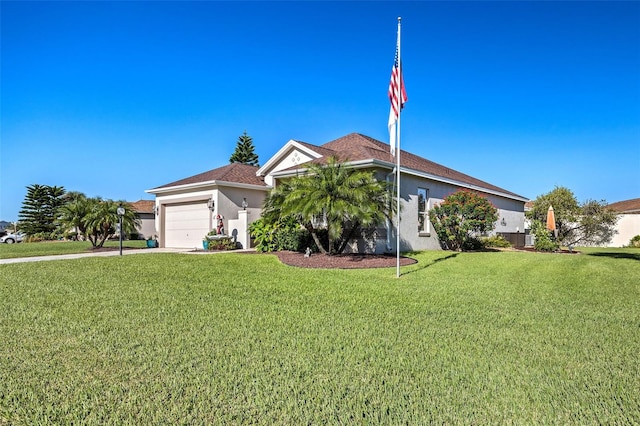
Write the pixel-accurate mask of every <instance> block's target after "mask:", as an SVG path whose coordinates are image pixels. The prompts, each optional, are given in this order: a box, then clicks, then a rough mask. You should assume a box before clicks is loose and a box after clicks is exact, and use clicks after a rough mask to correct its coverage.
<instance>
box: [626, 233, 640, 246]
mask: <svg viewBox="0 0 640 426" xmlns="http://www.w3.org/2000/svg"><path fill="white" fill-rule="evenodd" d="M629 247H635V248H640V235H636V236H635V237H633V238H632V239H631V241H629Z"/></svg>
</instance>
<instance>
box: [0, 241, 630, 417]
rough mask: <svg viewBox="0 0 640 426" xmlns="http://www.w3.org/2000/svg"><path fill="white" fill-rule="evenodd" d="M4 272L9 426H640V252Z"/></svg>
mask: <svg viewBox="0 0 640 426" xmlns="http://www.w3.org/2000/svg"><path fill="white" fill-rule="evenodd" d="M415 257H416V258H417V259H418V260H419V263H417V264H415V265H412V266H408V267H403V268H402V273H403V275H402V276H401V277H400V278H399V279H397V278H395V268H388V269H375V270H374V269H371V270H305V269H298V268H292V267H288V266H284V265H282V264H280V263H279V262H278V260H277V258H276V257H275V256H272V255H257V254H240V253H228V254H227V253H224V254H216V255H206V256H204V255H188V254H152V253H148V254H140V255H137V256H123V257H119V256H118V257H109V258H97V257H96V258H84V259H77V260H61V261H51V262H37V263H29V264H27V263H23V264H12V265H0V342H1V344H0V425H1V424H5V423H6V424H41V423H53V424H72V423H74V424H98V423H99V424H104V423H106V424H149V423H151V424H211V423H213V424H246V423H252V424H344V423H348V424H352V423H355V424H364V423H369V424H370V423H373V424H380V423H382V424H425V423H437V424H443V423H444V424H504V423H507V424H580V425H583V424H638V423H640V358H639V356H638V354H640V251H638V250H632V249H590V250H585V251H584V253H583V254H580V255H559V254H536V253H520V252H494V253H489V252H486V253H450V252H425V253H418V254H415Z"/></svg>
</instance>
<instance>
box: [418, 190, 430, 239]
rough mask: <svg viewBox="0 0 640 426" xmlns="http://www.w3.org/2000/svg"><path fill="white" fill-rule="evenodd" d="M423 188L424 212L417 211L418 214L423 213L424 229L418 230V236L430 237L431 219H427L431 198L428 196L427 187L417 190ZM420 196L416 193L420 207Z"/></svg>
mask: <svg viewBox="0 0 640 426" xmlns="http://www.w3.org/2000/svg"><path fill="white" fill-rule="evenodd" d="M421 189H423V190H425V191H426V193H427V194H426V195H427V197H426V199H425V202H424V209H425V211H424V212H420V211H418V214H419V215H420V214H422V215H424V229H423V230H419V231H418V236H419V237H430V236H431V221H430V220H429V208H430V206H431V198H430V197H429V188H418V192H419V191H420V190H421ZM419 200H420V196H419V195H418V208H420V201H419Z"/></svg>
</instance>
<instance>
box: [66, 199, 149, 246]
mask: <svg viewBox="0 0 640 426" xmlns="http://www.w3.org/2000/svg"><path fill="white" fill-rule="evenodd" d="M120 206H122V207H123V208H124V210H125V214H124V215H123V216H122V232H123V233H124V234H129V233H131V232H134V231H135V230H136V226H137V225H138V224H139V219H137V218H136V215H135V212H134V211H133V210H132V209H131V206H130V205H129V204H127V203H126V202H125V201H113V200H103V199H102V198H100V197H94V198H86V197H77V198H76V199H75V200H74V201H71V202H69V203H67V204H66V205H65V206H64V207H62V215H61V218H60V221H61V223H63V224H64V226H66V227H68V228H76V229H78V233H80V234H81V235H83V236H84V237H85V238H87V239H88V240H89V241H91V245H92V246H93V248H100V247H102V246H103V245H104V243H105V241H106V240H107V238H109V236H111V235H113V234H114V233H115V232H116V229H117V227H116V225H118V223H119V221H120V217H119V216H118V213H117V210H118V207H120Z"/></svg>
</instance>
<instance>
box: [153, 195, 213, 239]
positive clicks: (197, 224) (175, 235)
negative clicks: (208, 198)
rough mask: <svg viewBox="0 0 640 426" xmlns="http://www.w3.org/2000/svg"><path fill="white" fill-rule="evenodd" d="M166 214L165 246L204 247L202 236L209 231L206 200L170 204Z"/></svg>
mask: <svg viewBox="0 0 640 426" xmlns="http://www.w3.org/2000/svg"><path fill="white" fill-rule="evenodd" d="M164 214H165V217H164V245H165V247H180V248H196V247H198V248H202V238H203V237H204V236H205V235H206V234H207V232H209V214H210V212H209V209H208V208H207V203H206V202H197V203H184V204H169V205H167V206H166V208H165V211H164Z"/></svg>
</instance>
